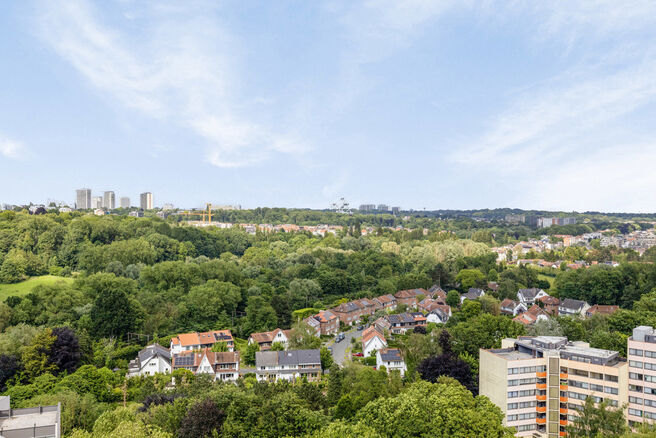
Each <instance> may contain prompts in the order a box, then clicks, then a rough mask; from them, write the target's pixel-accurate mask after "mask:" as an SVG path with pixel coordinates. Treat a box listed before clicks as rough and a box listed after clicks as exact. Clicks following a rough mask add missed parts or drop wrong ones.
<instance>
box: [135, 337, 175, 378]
mask: <svg viewBox="0 0 656 438" xmlns="http://www.w3.org/2000/svg"><path fill="white" fill-rule="evenodd" d="M170 372H171V353H170V352H169V350H168V349H166V348H164V347H162V346H161V345H159V344H152V345H149V346H147V347H146V348H144V349H143V350H141V351H140V352H139V353H138V354H137V357H136V358H135V359H134V360H131V361H130V363H129V364H128V374H127V376H128V377H135V376H154V375H155V374H158V373H170Z"/></svg>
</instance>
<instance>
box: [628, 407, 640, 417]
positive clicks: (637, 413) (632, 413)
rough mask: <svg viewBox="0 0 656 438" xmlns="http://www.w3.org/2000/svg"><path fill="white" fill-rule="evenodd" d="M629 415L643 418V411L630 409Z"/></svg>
mask: <svg viewBox="0 0 656 438" xmlns="http://www.w3.org/2000/svg"><path fill="white" fill-rule="evenodd" d="M629 414H630V415H635V416H636V417H642V411H640V410H638V409H633V408H629Z"/></svg>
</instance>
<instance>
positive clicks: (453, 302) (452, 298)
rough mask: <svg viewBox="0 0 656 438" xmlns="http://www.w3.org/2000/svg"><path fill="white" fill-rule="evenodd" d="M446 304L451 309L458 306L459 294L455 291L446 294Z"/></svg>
mask: <svg viewBox="0 0 656 438" xmlns="http://www.w3.org/2000/svg"><path fill="white" fill-rule="evenodd" d="M446 303H447V304H448V305H449V306H451V307H458V306H459V305H460V294H459V293H458V291H457V290H450V291H449V293H447V294H446Z"/></svg>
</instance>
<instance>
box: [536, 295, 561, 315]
mask: <svg viewBox="0 0 656 438" xmlns="http://www.w3.org/2000/svg"><path fill="white" fill-rule="evenodd" d="M536 301H539V302H541V303H542V304H543V309H544V310H545V312H547V313H548V314H550V315H554V316H556V315H558V306H559V305H560V300H559V299H558V298H556V297H552V296H549V295H546V296H544V297H540V298H538V299H537V300H536Z"/></svg>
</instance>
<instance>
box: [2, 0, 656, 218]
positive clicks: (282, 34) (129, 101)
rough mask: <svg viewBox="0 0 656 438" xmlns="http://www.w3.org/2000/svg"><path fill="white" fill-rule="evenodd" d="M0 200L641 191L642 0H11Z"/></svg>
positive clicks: (649, 123) (284, 202)
mask: <svg viewBox="0 0 656 438" xmlns="http://www.w3.org/2000/svg"><path fill="white" fill-rule="evenodd" d="M0 84H1V85H0V203H11V204H24V203H29V202H30V201H31V202H35V203H42V202H45V201H46V200H48V199H55V200H61V201H66V202H73V201H74V199H75V189H77V188H82V187H89V188H91V189H92V190H93V191H94V194H98V195H99V194H101V192H102V191H104V190H113V191H114V192H115V193H116V196H117V199H118V197H121V196H130V197H131V198H132V202H133V203H136V202H137V199H138V194H139V193H140V192H144V191H150V192H153V194H154V200H155V205H162V204H164V203H172V204H174V205H176V206H180V207H197V206H201V205H204V203H206V202H211V203H213V204H240V205H242V206H243V207H246V208H250V207H257V206H262V207H264V206H268V207H273V206H278V207H309V208H327V207H329V205H330V204H331V203H332V202H335V201H337V200H338V199H339V198H340V197H344V198H346V199H347V200H348V201H349V202H350V203H351V205H352V206H357V205H359V204H362V203H375V204H381V203H383V204H388V205H390V206H392V205H394V206H397V205H398V206H401V207H402V208H404V209H409V208H413V209H418V210H419V209H424V208H426V209H428V210H433V209H476V208H497V207H513V208H524V209H544V210H562V211H609V212H620V211H624V212H627V211H628V212H654V211H656V205H655V201H656V196H655V190H654V189H655V187H656V2H653V1H651V0H649V1H637V0H636V1H631V0H626V1H621V2H618V1H616V0H609V1H573V0H565V1H546V0H545V1H539V2H523V1H512V0H505V1H499V2H496V1H489V0H481V1H467V0H458V1H450V0H364V1H360V0H344V1H338V0H335V1H332V0H326V1H312V2H309V1H306V0H298V1H286V0H279V1H270V0H262V1H249V0H234V1H196V0H189V1H184V2H180V1H145V0H140V1H136V0H135V1H131V0H107V1H89V0H71V1H66V2H53V1H47V0H43V1H31V0H29V1H20V2H5V3H4V4H3V13H2V14H0Z"/></svg>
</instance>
